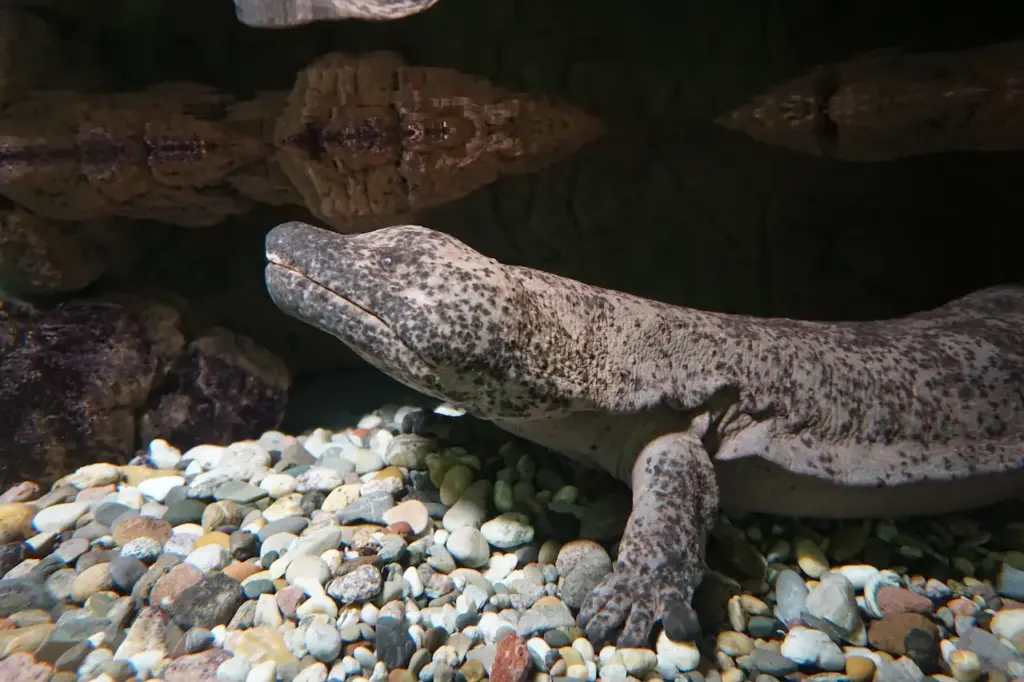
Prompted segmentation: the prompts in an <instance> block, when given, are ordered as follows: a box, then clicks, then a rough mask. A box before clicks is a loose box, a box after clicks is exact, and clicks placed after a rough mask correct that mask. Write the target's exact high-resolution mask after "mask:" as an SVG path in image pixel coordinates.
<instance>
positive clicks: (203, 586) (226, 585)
mask: <svg viewBox="0 0 1024 682" xmlns="http://www.w3.org/2000/svg"><path fill="white" fill-rule="evenodd" d="M243 601H245V595H244V594H243V593H242V586H241V585H240V584H239V583H238V581H237V580H235V579H234V578H231V577H230V576H227V575H225V574H223V573H214V574H212V575H209V576H207V577H205V578H203V580H201V581H200V582H198V583H196V584H195V585H192V586H191V587H189V588H187V589H186V590H185V591H184V592H182V593H181V594H180V595H179V596H178V598H177V599H175V600H174V603H173V604H172V605H171V607H170V609H169V612H170V614H171V617H172V618H173V620H174V622H175V624H176V625H177V626H178V627H180V628H181V629H183V630H187V629H189V628H191V627H204V628H206V629H212V628H213V627H214V626H216V625H222V624H226V623H227V622H228V621H229V620H231V616H233V615H234V614H235V611H236V610H237V609H238V607H239V606H241V604H242V602H243Z"/></svg>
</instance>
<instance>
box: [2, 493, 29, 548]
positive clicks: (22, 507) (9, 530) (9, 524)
mask: <svg viewBox="0 0 1024 682" xmlns="http://www.w3.org/2000/svg"><path fill="white" fill-rule="evenodd" d="M35 515H36V508H35V507H33V506H32V505H30V504H23V503H21V502H14V503H11V504H0V544H3V543H7V542H11V541H12V540H22V539H24V538H29V537H32V536H33V535H35V531H34V530H33V529H32V519H33V518H35Z"/></svg>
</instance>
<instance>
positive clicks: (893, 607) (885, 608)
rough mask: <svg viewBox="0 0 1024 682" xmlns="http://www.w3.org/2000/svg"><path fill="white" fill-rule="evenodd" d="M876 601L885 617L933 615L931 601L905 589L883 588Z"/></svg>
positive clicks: (879, 591)
mask: <svg viewBox="0 0 1024 682" xmlns="http://www.w3.org/2000/svg"><path fill="white" fill-rule="evenodd" d="M875 600H876V601H877V603H878V610H879V611H881V613H882V616H883V617H885V616H891V615H892V614H894V613H931V612H932V610H933V608H934V606H933V604H932V600H931V599H929V598H928V597H926V596H924V595H923V594H917V593H916V592H912V591H910V590H908V589H907V588H905V587H891V586H887V587H882V588H880V589H879V590H878V593H877V595H876V596H875Z"/></svg>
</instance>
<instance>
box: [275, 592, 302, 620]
mask: <svg viewBox="0 0 1024 682" xmlns="http://www.w3.org/2000/svg"><path fill="white" fill-rule="evenodd" d="M305 596H306V593H305V592H303V591H302V588H301V587H298V586H296V585H291V586H289V587H286V588H284V589H283V590H279V591H278V593H277V606H278V608H280V609H281V613H283V614H284V616H285V618H292V617H294V616H295V609H297V608H299V603H300V602H301V601H303V599H304V597H305Z"/></svg>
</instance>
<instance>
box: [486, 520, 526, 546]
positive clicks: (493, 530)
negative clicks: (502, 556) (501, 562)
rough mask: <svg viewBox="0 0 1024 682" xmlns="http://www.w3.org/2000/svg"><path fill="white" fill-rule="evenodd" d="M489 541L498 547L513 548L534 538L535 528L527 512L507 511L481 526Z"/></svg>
mask: <svg viewBox="0 0 1024 682" xmlns="http://www.w3.org/2000/svg"><path fill="white" fill-rule="evenodd" d="M480 532H481V533H483V536H484V538H486V540H487V542H488V543H490V544H491V545H493V546H494V547H497V548H498V549H511V548H513V547H518V546H519V545H525V544H526V543H528V542H531V541H532V540H533V535H534V530H533V526H531V525H530V519H529V517H527V516H526V515H525V514H520V513H517V512H506V513H504V514H499V515H498V516H496V517H494V518H493V519H491V520H490V521H487V522H485V523H484V524H483V525H482V526H480Z"/></svg>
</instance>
